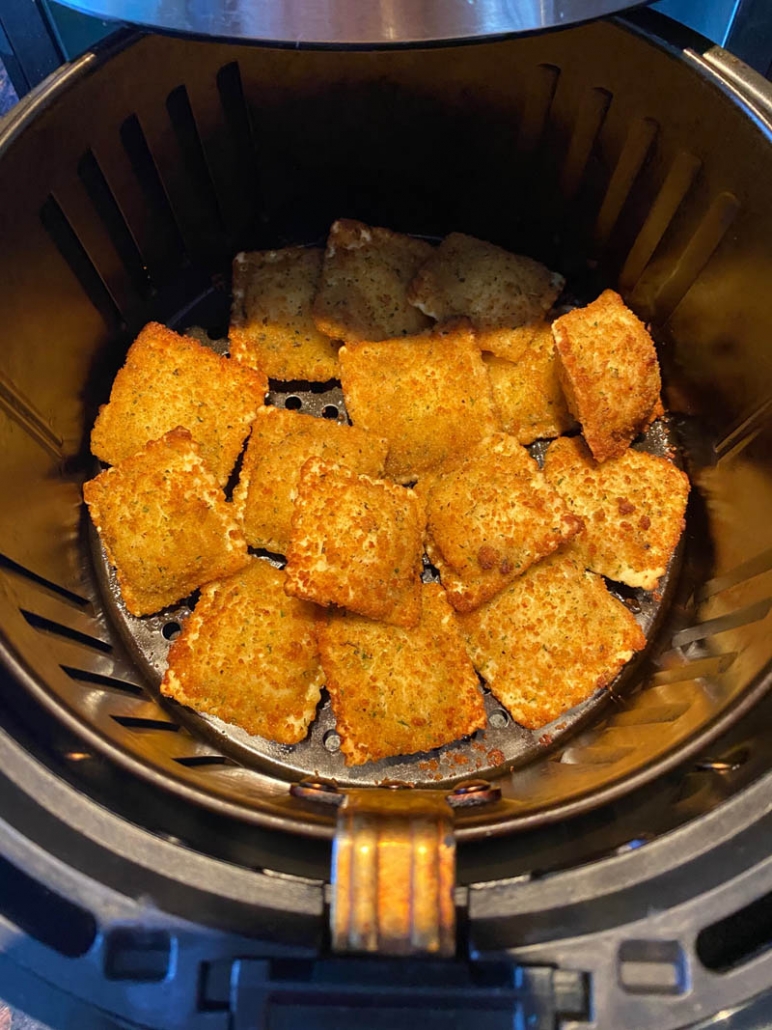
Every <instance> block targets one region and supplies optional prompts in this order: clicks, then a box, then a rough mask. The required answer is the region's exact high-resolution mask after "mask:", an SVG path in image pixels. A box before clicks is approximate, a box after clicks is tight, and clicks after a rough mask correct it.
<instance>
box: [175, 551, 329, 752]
mask: <svg viewBox="0 0 772 1030" xmlns="http://www.w3.org/2000/svg"><path fill="white" fill-rule="evenodd" d="M317 611H318V609H316V608H314V606H313V605H311V604H307V603H306V602H304V601H298V600H296V599H295V598H294V597H287V595H286V594H285V592H284V573H283V572H281V571H280V570H279V569H275V568H274V567H273V566H272V565H270V564H269V563H268V562H267V561H263V560H261V559H259V558H250V559H249V564H248V565H247V566H246V568H244V569H242V570H241V572H238V573H236V575H234V576H230V577H229V578H228V579H221V580H218V581H217V582H216V583H209V584H208V585H207V586H205V587H204V588H203V589H202V591H201V597H200V599H199V601H198V604H197V605H196V607H195V610H194V611H193V614H192V615H191V616H190V617H189V618H188V619H187V620H186V621H185V623H184V624H183V627H182V632H181V633H180V635H179V637H178V638H177V639H176V640H175V641H174V643H173V644H172V646H171V649H170V650H169V665H168V668H167V670H166V673H165V675H164V678H163V682H162V683H161V693H162V694H165V695H166V696H167V697H173V698H174V699H175V700H176V701H179V702H180V704H183V705H188V706H189V707H191V708H195V709H197V710H198V711H199V712H205V713H207V714H208V715H215V716H217V718H218V719H223V720H224V721H225V722H230V723H235V725H237V726H241V728H242V729H244V730H246V731H247V733H252V734H257V735H258V736H261V737H267V738H268V739H269V740H275V741H278V743H280V744H297V743H298V741H301V740H303V738H304V737H305V736H306V734H307V733H308V727H309V726H310V724H311V722H312V721H313V718H314V715H315V714H316V706H317V705H318V703H319V697H320V690H321V686H322V683H323V682H324V676H323V673H322V669H321V665H320V664H319V651H318V647H317V642H316V620H317V618H318V616H317Z"/></svg>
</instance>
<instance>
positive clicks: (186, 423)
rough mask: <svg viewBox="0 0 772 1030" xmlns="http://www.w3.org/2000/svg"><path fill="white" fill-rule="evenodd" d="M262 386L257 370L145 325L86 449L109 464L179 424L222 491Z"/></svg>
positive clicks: (264, 381) (263, 378) (261, 399)
mask: <svg viewBox="0 0 772 1030" xmlns="http://www.w3.org/2000/svg"><path fill="white" fill-rule="evenodd" d="M267 388H268V380H267V378H266V376H265V375H264V374H263V373H262V372H257V371H255V370H254V369H251V368H247V367H246V366H245V365H241V364H239V362H237V361H232V360H231V359H230V358H224V357H221V356H220V355H218V354H215V353H214V351H211V350H209V348H208V347H204V346H202V345H201V344H200V343H198V342H197V341H196V340H193V339H191V338H190V337H187V336H180V335H178V334H177V333H175V332H172V330H171V329H167V328H166V327H165V326H163V325H159V324H158V323H157V322H150V323H148V324H147V325H146V326H145V328H144V329H143V330H142V332H141V333H140V334H139V336H138V337H137V338H136V340H135V341H134V343H133V344H132V345H131V347H130V348H129V352H128V354H127V355H126V363H125V364H124V366H123V368H122V369H121V370H120V371H119V372H118V374H117V376H116V377H115V381H114V382H113V388H112V390H111V393H110V401H109V403H108V404H106V405H105V406H103V407H102V408H101V409H100V412H99V415H98V417H97V420H96V422H95V424H94V428H93V430H92V433H91V450H92V451H93V453H94V454H95V455H96V457H97V458H99V459H100V460H101V461H104V462H107V463H108V464H110V465H116V464H117V463H118V462H119V461H123V460H124V459H125V458H128V457H130V455H132V454H136V453H137V451H140V450H141V449H142V448H143V447H144V446H145V444H146V443H148V442H149V441H150V440H157V439H159V438H160V437H162V436H163V435H164V433H168V432H169V431H170V430H172V429H174V428H175V427H176V426H183V427H184V428H185V429H187V430H189V432H190V433H191V435H192V437H193V439H194V440H195V441H196V443H197V444H198V445H199V447H200V448H201V456H202V458H203V459H204V462H205V463H206V465H207V466H208V467H209V468H210V469H211V471H212V473H213V474H214V476H215V478H216V479H217V482H218V483H219V484H220V485H221V486H224V485H225V483H226V482H227V480H228V476H229V475H230V473H231V471H232V469H233V466H234V465H235V463H236V458H237V457H238V455H239V452H240V451H241V448H242V446H243V443H244V440H245V439H246V437H247V434H248V433H249V427H250V426H251V425H252V422H253V420H254V418H255V415H256V414H257V411H258V409H259V408H260V407H262V405H263V402H264V398H265V391H266V389H267Z"/></svg>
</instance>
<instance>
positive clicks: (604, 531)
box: [544, 437, 689, 590]
mask: <svg viewBox="0 0 772 1030" xmlns="http://www.w3.org/2000/svg"><path fill="white" fill-rule="evenodd" d="M544 472H545V475H546V476H547V478H548V479H549V481H550V482H551V483H552V484H553V486H554V487H555V489H556V490H557V491H558V493H560V494H561V495H562V496H563V498H564V499H565V501H566V504H568V506H569V508H570V509H571V511H573V512H574V513H575V514H576V515H579V516H580V517H581V518H582V519H584V524H585V528H584V531H583V532H582V533H581V534H580V536H578V537H577V539H576V550H577V553H579V554H580V555H581V556H582V559H583V560H584V562H585V564H586V566H587V568H588V569H592V570H593V572H598V573H600V575H602V576H606V577H607V578H608V579H613V580H616V582H618V583H625V584H627V586H629V587H642V588H643V589H644V590H653V589H654V588H655V587H656V586H657V583H658V582H659V579H660V577H661V576H663V575H664V573H665V570H666V569H667V566H668V562H669V561H670V558H671V556H672V554H673V551H674V550H675V548H676V544H677V543H678V541H679V539H680V537H681V533H682V532H683V529H684V525H685V521H684V513H685V512H686V502H687V500H688V497H689V479H688V478H687V476H686V475H685V473H683V472H682V471H681V470H680V469H679V468H676V466H675V465H674V464H673V463H672V462H671V461H668V460H667V458H660V457H657V456H655V455H653V454H646V453H644V452H643V451H636V450H627V451H625V453H624V454H623V455H622V456H621V457H619V458H610V459H609V460H608V461H604V462H603V464H602V465H599V464H598V462H596V461H595V460H594V459H593V457H592V455H591V454H590V452H589V451H588V450H587V448H586V447H585V445H584V444H583V443H582V441H581V440H580V439H578V438H576V437H570V438H569V437H561V439H560V440H555V441H554V443H551V444H550V446H549V448H548V450H547V453H546V455H545V458H544Z"/></svg>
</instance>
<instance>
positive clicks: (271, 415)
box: [233, 407, 387, 554]
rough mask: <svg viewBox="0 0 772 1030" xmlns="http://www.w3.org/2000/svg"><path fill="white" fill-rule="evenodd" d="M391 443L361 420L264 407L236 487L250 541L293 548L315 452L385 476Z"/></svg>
mask: <svg viewBox="0 0 772 1030" xmlns="http://www.w3.org/2000/svg"><path fill="white" fill-rule="evenodd" d="M386 449H387V448H386V441H385V440H381V439H379V438H378V437H376V436H373V435H372V434H371V433H368V432H366V431H365V430H364V429H360V428H358V427H357V426H348V425H344V424H341V423H338V422H330V421H328V420H327V419H322V418H314V417H313V416H312V415H302V414H300V413H299V412H295V411H287V410H286V409H283V408H271V407H266V408H261V409H260V411H259V412H258V414H257V418H256V419H255V422H254V424H253V426H252V434H251V436H250V438H249V443H248V445H247V450H246V453H245V455H244V462H243V464H242V466H241V474H240V477H239V482H238V486H237V487H236V489H235V490H234V492H233V503H234V507H235V508H236V511H237V513H238V515H239V517H240V518H241V520H242V523H243V525H244V535H245V536H246V538H247V543H248V544H249V545H250V546H251V547H265V548H267V549H268V550H269V551H276V552H278V553H279V554H286V553H287V548H288V547H289V541H290V536H291V535H292V513H293V511H294V510H295V498H296V497H297V491H298V482H299V480H300V469H301V468H302V466H303V465H304V464H305V462H306V461H308V459H309V458H324V459H325V460H326V461H330V462H333V463H334V464H338V465H345V466H346V468H349V469H351V471H352V472H358V473H362V474H364V475H368V476H375V477H379V476H381V475H382V474H383V467H384V463H385V461H386Z"/></svg>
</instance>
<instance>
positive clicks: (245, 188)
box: [217, 61, 259, 203]
mask: <svg viewBox="0 0 772 1030" xmlns="http://www.w3.org/2000/svg"><path fill="white" fill-rule="evenodd" d="M217 91H218V93H219V95H220V105H221V107H222V111H223V115H224V116H225V124H226V125H227V127H228V132H229V134H230V137H231V139H232V140H233V144H234V148H235V152H236V161H235V170H236V171H237V172H238V173H239V184H240V187H241V189H240V194H241V196H242V197H244V198H251V200H252V203H255V201H256V196H257V186H256V184H257V182H258V169H259V159H258V153H257V147H256V146H255V136H254V132H253V129H252V122H251V119H250V117H249V108H248V107H247V101H246V98H245V96H244V87H243V85H242V81H241V71H240V69H239V66H238V63H237V62H236V61H232V62H231V63H230V64H226V65H223V67H222V68H220V70H219V71H218V73H217Z"/></svg>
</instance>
